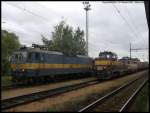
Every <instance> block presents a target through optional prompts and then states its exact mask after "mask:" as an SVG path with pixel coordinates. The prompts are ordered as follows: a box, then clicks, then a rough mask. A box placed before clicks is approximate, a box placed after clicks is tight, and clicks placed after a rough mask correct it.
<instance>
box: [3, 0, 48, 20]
mask: <svg viewBox="0 0 150 113" xmlns="http://www.w3.org/2000/svg"><path fill="white" fill-rule="evenodd" d="M5 3H7V4H9V5H11V6H14V7H16V8H18V9H20V10H23V11H25V12H27V13H30V14H32V15H34V16H37V17H40V18H41V19H44V20H46V21H47V20H49V19H48V18H45V17H42V16H40V15H37V14H35V13H33V12H31V11H29V10H27V9H25V8H22V7H19V6H17V5H14V4H10V3H8V2H5Z"/></svg>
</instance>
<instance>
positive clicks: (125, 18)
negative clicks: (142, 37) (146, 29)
mask: <svg viewBox="0 0 150 113" xmlns="http://www.w3.org/2000/svg"><path fill="white" fill-rule="evenodd" d="M112 5H113V7H114V8H115V10H116V11H117V12H118V14H119V15H120V16H121V18H122V19H123V20H124V22H125V23H126V24H127V25H128V27H129V28H130V29H131V30H132V32H133V35H134V36H135V37H136V38H138V36H137V35H136V34H134V33H135V31H134V30H133V29H132V27H131V26H130V24H129V23H128V21H127V20H126V18H125V17H124V16H122V14H121V13H120V10H119V9H118V8H117V7H116V6H115V5H114V4H113V3H112Z"/></svg>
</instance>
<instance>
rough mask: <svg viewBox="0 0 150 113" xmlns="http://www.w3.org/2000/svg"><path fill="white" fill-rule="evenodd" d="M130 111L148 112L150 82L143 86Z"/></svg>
mask: <svg viewBox="0 0 150 113" xmlns="http://www.w3.org/2000/svg"><path fill="white" fill-rule="evenodd" d="M129 111H131V112H148V111H149V83H147V84H146V85H145V86H144V87H143V89H142V90H141V92H140V93H139V94H138V95H137V97H136V98H135V101H134V103H133V104H132V105H131V108H130V109H129Z"/></svg>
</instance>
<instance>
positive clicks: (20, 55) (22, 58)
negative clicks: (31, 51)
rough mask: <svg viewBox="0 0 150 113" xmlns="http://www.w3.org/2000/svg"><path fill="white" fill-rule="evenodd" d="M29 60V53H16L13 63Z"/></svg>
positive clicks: (12, 58) (13, 56)
mask: <svg viewBox="0 0 150 113" xmlns="http://www.w3.org/2000/svg"><path fill="white" fill-rule="evenodd" d="M26 59H27V52H15V53H14V54H13V55H12V57H11V62H12V63H22V62H25V61H26Z"/></svg>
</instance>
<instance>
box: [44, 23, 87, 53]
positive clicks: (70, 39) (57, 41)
mask: <svg viewBox="0 0 150 113" xmlns="http://www.w3.org/2000/svg"><path fill="white" fill-rule="evenodd" d="M42 41H43V43H44V45H46V46H47V47H48V49H49V50H54V51H61V52H63V53H64V54H65V55H69V56H74V55H77V54H80V55H85V53H86V52H85V40H84V31H82V30H80V28H79V27H78V28H77V29H76V30H75V31H73V28H72V27H71V26H69V25H67V24H66V23H65V22H64V21H61V22H60V23H59V24H58V25H56V26H54V31H53V32H52V39H51V40H48V39H46V38H45V37H43V36H42Z"/></svg>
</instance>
